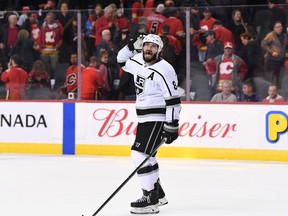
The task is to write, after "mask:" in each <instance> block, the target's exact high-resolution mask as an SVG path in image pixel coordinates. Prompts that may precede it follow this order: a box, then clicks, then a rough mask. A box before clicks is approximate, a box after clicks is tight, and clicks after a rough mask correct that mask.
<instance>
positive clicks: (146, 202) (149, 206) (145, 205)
mask: <svg viewBox="0 0 288 216" xmlns="http://www.w3.org/2000/svg"><path fill="white" fill-rule="evenodd" d="M131 207H132V209H131V211H130V212H131V214H157V213H159V209H158V196H157V191H156V190H155V189H154V190H152V191H149V192H148V191H146V190H143V196H142V197H141V198H140V199H138V200H136V201H135V202H131Z"/></svg>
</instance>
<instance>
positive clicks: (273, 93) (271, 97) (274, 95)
mask: <svg viewBox="0 0 288 216" xmlns="http://www.w3.org/2000/svg"><path fill="white" fill-rule="evenodd" d="M263 102H269V103H278V102H285V99H284V98H283V97H282V96H281V95H279V93H278V87H277V85H275V84H271V85H269V88H268V96H267V97H266V98H264V100H263Z"/></svg>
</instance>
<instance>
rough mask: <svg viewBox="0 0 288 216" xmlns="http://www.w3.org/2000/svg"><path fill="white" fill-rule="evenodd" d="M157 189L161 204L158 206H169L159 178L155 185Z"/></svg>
mask: <svg viewBox="0 0 288 216" xmlns="http://www.w3.org/2000/svg"><path fill="white" fill-rule="evenodd" d="M155 188H156V189H157V193H158V199H159V203H158V206H163V205H166V204H168V200H167V199H166V198H165V192H164V190H163V188H162V187H161V184H160V179H159V178H158V180H157V182H156V183H155Z"/></svg>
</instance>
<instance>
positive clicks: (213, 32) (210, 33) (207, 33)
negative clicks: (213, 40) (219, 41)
mask: <svg viewBox="0 0 288 216" xmlns="http://www.w3.org/2000/svg"><path fill="white" fill-rule="evenodd" d="M209 35H214V37H215V35H216V33H215V31H213V30H208V31H207V32H206V33H205V34H204V36H205V37H207V36H209Z"/></svg>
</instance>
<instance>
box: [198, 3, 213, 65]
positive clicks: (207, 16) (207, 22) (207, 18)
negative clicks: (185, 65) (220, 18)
mask: <svg viewBox="0 0 288 216" xmlns="http://www.w3.org/2000/svg"><path fill="white" fill-rule="evenodd" d="M203 16H204V18H203V19H201V20H200V23H199V28H200V30H199V32H200V35H199V36H200V40H201V42H202V44H201V45H200V46H198V57H199V61H201V62H203V61H204V60H205V55H206V51H207V44H206V38H205V33H206V32H207V31H208V30H212V29H213V23H214V22H215V19H214V18H213V17H212V11H211V8H209V7H206V8H205V9H204V12H203Z"/></svg>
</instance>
